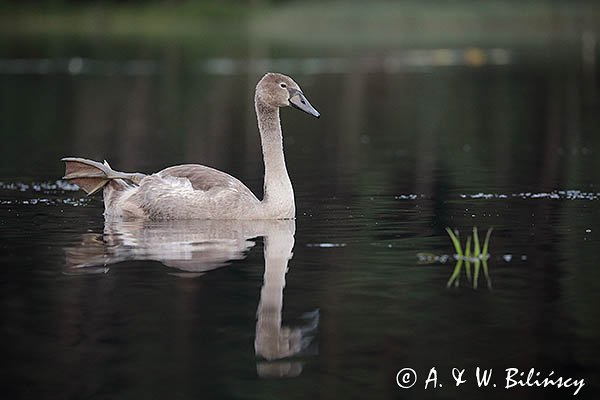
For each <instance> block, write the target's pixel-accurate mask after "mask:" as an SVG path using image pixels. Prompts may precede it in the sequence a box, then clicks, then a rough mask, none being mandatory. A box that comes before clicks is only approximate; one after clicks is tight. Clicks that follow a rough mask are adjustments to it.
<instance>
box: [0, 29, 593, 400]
mask: <svg viewBox="0 0 600 400" xmlns="http://www.w3.org/2000/svg"><path fill="white" fill-rule="evenodd" d="M584 45H585V43H584ZM2 49H3V54H2V58H1V59H0V135H1V138H2V145H1V147H0V156H1V157H0V237H1V241H0V250H1V251H0V263H1V265H2V270H1V273H0V285H1V288H2V289H1V291H0V293H1V294H0V296H1V297H0V298H1V300H0V307H1V310H2V347H3V350H2V354H3V363H2V367H1V368H2V373H1V376H2V381H3V386H4V388H5V390H7V392H9V393H14V394H15V395H16V397H19V398H55V399H56V398H60V399H71V398H72V399H80V398H94V399H104V398H127V399H133V398H140V399H142V398H144V399H146V398H163V399H165V398H169V399H171V398H172V399H177V398H181V399H188V398H223V399H229V398H231V399H233V398H235V399H267V398H273V399H279V398H298V399H300V398H309V397H314V398H324V399H338V398H339V399H342V398H343V399H345V398H360V397H362V398H406V399H420V398H436V399H453V398H456V397H458V396H461V398H465V399H466V398H481V396H486V398H492V399H496V398H497V399H503V398H506V397H507V396H511V397H515V398H527V399H530V398H544V399H546V398H568V397H570V396H572V395H573V392H574V391H575V388H574V387H569V388H564V387H563V388H553V387H548V388H539V387H520V386H515V387H512V388H508V389H507V388H505V385H506V379H505V378H506V373H507V372H506V369H507V368H518V369H519V371H524V372H525V377H523V376H521V377H520V378H521V379H526V375H527V373H528V372H529V370H530V369H531V368H535V372H540V374H539V375H535V377H537V378H538V379H540V380H541V379H544V378H546V377H548V376H549V374H550V373H551V372H552V371H554V373H553V375H551V377H552V378H555V377H557V376H562V377H563V378H564V379H566V378H569V377H570V378H572V379H578V380H580V379H584V380H585V386H584V387H583V388H582V389H581V391H580V392H579V394H578V397H581V398H592V397H593V394H594V393H598V392H597V391H598V390H599V389H600V387H599V384H598V382H599V381H598V378H599V372H600V361H599V360H600V347H599V346H598V339H599V329H600V313H598V311H597V305H598V304H599V301H600V294H599V291H598V290H597V288H598V284H599V283H600V272H599V270H598V268H597V266H598V263H597V260H598V258H597V257H600V246H599V244H600V236H599V233H600V157H598V152H600V135H598V126H599V124H598V123H599V117H598V115H599V114H598V99H599V97H598V85H597V83H598V66H597V64H594V63H591V61H590V58H589V57H587V56H586V55H585V52H584V56H583V58H582V47H581V45H580V44H576V45H573V46H560V47H559V50H560V51H556V52H554V51H553V47H552V45H547V46H541V47H539V48H538V50H539V52H540V53H543V54H544V55H543V56H539V55H535V56H532V55H531V54H532V52H531V51H528V49H523V48H521V47H518V46H515V47H495V46H490V47H486V46H477V47H469V46H454V47H452V46H449V47H435V46H433V47H431V46H430V47H422V48H421V47H419V48H405V47H397V48H393V49H385V48H384V49H379V50H377V51H372V52H369V53H366V52H361V51H355V52H348V51H346V50H344V51H342V50H339V51H335V50H327V51H325V50H323V49H320V50H318V51H315V50H311V49H310V48H302V47H300V48H296V49H295V50H294V49H293V50H289V48H286V50H285V51H283V50H280V49H279V50H278V47H277V46H274V47H266V48H265V47H260V46H258V48H252V49H251V50H248V51H245V50H240V49H239V48H238V47H235V48H233V49H231V48H228V47H227V45H226V44H222V45H220V47H219V46H215V48H212V49H210V50H206V51H205V52H199V51H198V50H197V49H195V48H193V47H191V46H179V47H178V46H177V45H172V44H169V43H166V44H165V43H161V44H158V45H155V46H151V47H150V46H145V45H142V46H141V47H138V45H137V44H136V43H135V42H129V41H125V42H124V43H122V42H116V43H114V42H110V43H104V42H94V41H93V40H92V41H91V42H86V41H85V40H83V39H80V38H74V39H68V38H67V39H63V40H61V41H57V42H56V43H54V46H53V42H51V41H49V40H48V41H41V42H39V41H36V40H34V39H31V38H21V39H19V40H17V41H16V42H14V43H13V44H12V45H11V46H8V45H6V43H5V44H4V45H3V47H2ZM48 49H50V50H48ZM540 49H541V50H540ZM583 49H584V50H585V46H583ZM595 54H597V53H595ZM586 57H587V58H586ZM593 60H594V59H593V58H592V61H593ZM594 62H595V61H594ZM590 63H591V64H590ZM269 70H276V71H279V72H283V73H287V74H290V75H291V76H292V77H293V78H294V79H295V80H296V81H297V82H298V83H299V84H300V85H301V87H302V88H303V90H304V92H305V94H306V96H307V98H308V99H309V100H310V101H311V103H312V104H313V105H314V106H315V108H317V109H318V110H319V111H320V112H321V118H320V119H319V120H316V119H314V118H311V117H309V116H307V115H306V114H303V113H299V112H297V111H296V110H293V109H285V110H283V111H282V124H283V132H284V144H285V152H286V160H287V164H288V169H289V173H290V177H291V179H292V182H293V185H294V190H295V193H296V207H297V218H296V220H295V221H278V222H277V221H275V222H243V223H240V222H238V223H235V222H223V221H222V222H214V221H213V222H207V221H184V222H146V223H144V222H122V223H105V222H104V218H103V215H102V212H103V203H102V198H101V196H92V197H86V196H85V194H84V193H83V192H81V191H78V190H77V187H75V186H74V185H71V184H68V183H67V182H64V181H62V180H61V177H62V174H63V166H62V163H61V162H60V159H61V157H64V156H81V157H87V158H91V159H95V160H100V161H101V160H104V159H106V160H108V161H109V162H110V163H111V165H112V166H113V167H114V168H115V169H118V170H123V171H130V172H134V171H139V172H144V173H150V172H153V171H158V170H160V169H162V168H164V167H167V166H170V165H175V164H183V163H201V164H205V165H209V166H212V167H215V168H218V169H221V170H224V171H227V172H229V173H231V174H232V175H234V176H236V177H238V178H240V180H242V181H243V182H245V183H246V184H247V185H248V186H249V187H250V188H251V189H252V190H253V191H254V193H256V194H257V195H258V196H259V197H260V196H261V195H262V173H263V166H262V153H261V150H260V142H259V136H258V133H257V128H256V118H255V115H254V109H253V104H252V99H253V90H254V86H255V84H256V82H257V81H258V79H259V78H260V76H262V74H263V73H264V72H266V71H269ZM447 227H448V228H451V229H452V230H457V231H458V232H459V234H460V241H461V243H462V245H463V246H464V245H465V242H466V239H467V236H469V235H472V230H473V228H474V227H477V228H478V230H479V236H480V242H481V245H483V241H484V236H485V234H486V232H487V231H488V229H489V228H493V231H492V232H491V237H490V239H489V258H487V259H486V265H485V268H483V265H480V263H479V262H474V260H471V262H470V265H469V266H468V269H467V265H462V266H460V270H455V266H456V264H457V262H456V259H455V249H454V246H453V243H452V241H451V240H450V237H449V235H448V233H447V232H446V228H447ZM472 243H473V242H472ZM476 271H477V272H476ZM455 272H456V273H455ZM433 367H435V371H436V372H437V379H435V380H434V379H433V377H434V376H433V375H431V374H432V372H431V371H432V368H433ZM477 367H480V368H481V369H486V370H488V369H493V375H492V380H491V383H489V386H487V387H482V388H479V387H478V385H477V382H476V368H477ZM404 368H411V369H413V370H414V371H415V372H416V374H417V375H418V380H417V382H416V384H415V386H413V387H412V388H410V389H402V388H400V387H399V384H398V383H397V379H398V380H399V381H400V383H402V382H403V381H402V380H403V379H404V378H403V377H404V375H402V374H401V375H398V373H399V371H400V370H402V369H404ZM453 368H458V369H464V370H465V372H464V375H463V378H464V379H466V383H464V384H462V385H461V386H459V387H456V385H455V380H454V378H453V375H452V370H453ZM405 372H406V370H405ZM428 377H429V378H430V379H431V380H430V381H429V382H428V387H427V389H425V385H426V382H427V378H428ZM407 379H408V378H407ZM493 383H496V384H497V387H495V388H494V387H492V385H493ZM438 385H439V386H441V387H439V386H438Z"/></svg>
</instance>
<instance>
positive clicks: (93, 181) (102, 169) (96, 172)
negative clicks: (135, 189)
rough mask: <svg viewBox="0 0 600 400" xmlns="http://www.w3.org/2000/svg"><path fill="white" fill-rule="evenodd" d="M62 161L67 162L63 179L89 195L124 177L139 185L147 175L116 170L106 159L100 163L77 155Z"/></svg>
mask: <svg viewBox="0 0 600 400" xmlns="http://www.w3.org/2000/svg"><path fill="white" fill-rule="evenodd" d="M62 161H63V162H64V163H65V176H63V179H67V180H69V181H71V182H73V183H74V184H76V185H77V186H79V187H80V188H81V189H83V190H84V191H85V192H86V193H87V194H88V196H91V195H93V194H94V193H96V192H98V191H99V190H100V189H102V188H103V187H104V186H106V185H107V184H108V183H109V182H111V181H113V180H115V179H123V180H126V181H129V182H131V183H134V184H136V185H137V184H139V182H140V181H141V180H142V179H143V178H144V177H145V175H144V174H129V173H125V172H118V171H115V170H113V169H112V168H111V167H110V165H108V163H107V162H106V161H104V163H99V162H97V161H92V160H88V159H85V158H76V157H66V158H63V159H62Z"/></svg>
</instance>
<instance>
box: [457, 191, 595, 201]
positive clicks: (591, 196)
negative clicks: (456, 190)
mask: <svg viewBox="0 0 600 400" xmlns="http://www.w3.org/2000/svg"><path fill="white" fill-rule="evenodd" d="M460 197H461V198H463V199H508V198H517V199H551V200H599V199H600V193H593V192H583V191H581V190H555V191H552V192H541V193H533V192H521V193H511V194H502V193H475V194H461V195H460Z"/></svg>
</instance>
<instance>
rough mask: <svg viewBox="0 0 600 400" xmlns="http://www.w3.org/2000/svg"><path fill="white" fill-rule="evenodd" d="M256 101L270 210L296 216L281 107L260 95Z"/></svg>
mask: <svg viewBox="0 0 600 400" xmlns="http://www.w3.org/2000/svg"><path fill="white" fill-rule="evenodd" d="M255 103H256V115H257V119H258V128H259V131H260V139H261V145H262V151H263V160H264V163H265V181H264V198H263V203H264V204H265V205H267V206H268V208H270V209H271V210H270V211H273V212H277V213H279V214H277V215H275V217H277V218H293V217H294V215H295V208H294V192H293V188H292V183H291V181H290V178H289V175H288V172H287V168H286V165H285V156H284V154H283V136H282V133H281V121H280V119H279V108H277V107H271V106H269V105H266V104H264V103H263V102H261V101H260V100H259V99H256V102H255ZM280 214H281V215H280Z"/></svg>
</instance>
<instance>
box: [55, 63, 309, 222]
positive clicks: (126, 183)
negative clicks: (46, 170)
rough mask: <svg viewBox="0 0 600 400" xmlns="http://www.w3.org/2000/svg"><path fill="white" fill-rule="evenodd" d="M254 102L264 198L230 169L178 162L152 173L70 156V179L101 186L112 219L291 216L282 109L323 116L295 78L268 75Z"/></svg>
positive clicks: (87, 187)
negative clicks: (133, 170)
mask: <svg viewBox="0 0 600 400" xmlns="http://www.w3.org/2000/svg"><path fill="white" fill-rule="evenodd" d="M254 106H255V110H256V117H257V120H258V128H259V131H260V137H261V145H262V151H263V160H264V164H265V176H264V198H263V200H262V201H261V200H258V199H257V197H256V196H255V195H254V193H252V191H251V190H250V189H248V187H246V186H245V185H244V184H243V183H242V182H240V181H239V180H238V179H236V178H234V177H233V176H231V175H229V174H226V173H225V172H222V171H219V170H216V169H214V168H210V167H207V166H204V165H195V164H187V165H177V166H173V167H169V168H166V169H163V170H162V171H159V172H156V173H154V174H152V175H144V174H141V173H125V172H118V171H115V170H113V169H112V168H111V167H110V165H108V163H107V162H106V161H105V162H104V163H103V164H102V163H99V162H96V161H92V160H87V159H84V158H75V157H67V158H63V159H62V161H64V162H65V169H66V172H65V176H64V179H67V180H70V181H72V182H74V183H75V184H77V185H78V186H79V187H81V188H82V189H83V190H84V191H85V192H86V193H88V195H91V194H94V193H96V192H98V191H100V190H101V189H102V190H103V196H104V216H105V218H107V219H115V218H117V219H118V218H141V219H148V220H169V219H248V220H252V219H290V218H294V217H295V214H296V207H295V202H294V190H293V188H292V183H291V181H290V178H289V176H288V172H287V168H286V165H285V157H284V154H283V137H282V133H281V123H280V119H279V109H280V108H281V107H286V106H293V107H294V108H297V109H300V110H302V111H304V112H306V113H308V114H311V115H313V116H315V117H317V118H318V117H319V116H320V114H319V112H318V111H317V110H315V109H314V108H313V107H312V106H311V104H310V103H309V102H308V100H307V99H306V97H305V96H304V94H303V93H302V90H301V89H300V86H298V84H297V83H296V82H294V80H292V79H291V78H290V77H288V76H286V75H282V74H278V73H268V74H266V75H265V76H264V77H263V78H262V79H261V80H260V81H259V82H258V84H257V85H256V92H255V96H254Z"/></svg>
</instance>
